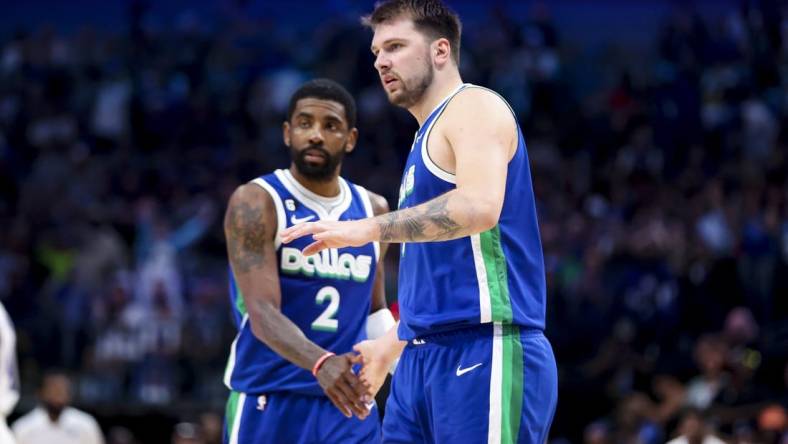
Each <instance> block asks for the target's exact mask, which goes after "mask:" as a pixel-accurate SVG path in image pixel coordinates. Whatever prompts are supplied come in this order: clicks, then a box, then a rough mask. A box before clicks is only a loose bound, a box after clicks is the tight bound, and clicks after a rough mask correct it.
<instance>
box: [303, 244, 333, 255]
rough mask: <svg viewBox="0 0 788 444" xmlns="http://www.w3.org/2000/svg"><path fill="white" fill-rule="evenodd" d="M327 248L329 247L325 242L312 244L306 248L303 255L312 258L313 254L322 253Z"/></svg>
mask: <svg viewBox="0 0 788 444" xmlns="http://www.w3.org/2000/svg"><path fill="white" fill-rule="evenodd" d="M326 248H328V246H327V245H326V243H325V242H323V241H316V242H312V243H311V244H309V245H307V246H306V248H304V250H303V254H304V256H311V255H313V254H317V253H320V252H321V251H323V250H325V249H326Z"/></svg>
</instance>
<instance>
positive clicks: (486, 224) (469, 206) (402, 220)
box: [372, 189, 500, 242]
mask: <svg viewBox="0 0 788 444" xmlns="http://www.w3.org/2000/svg"><path fill="white" fill-rule="evenodd" d="M497 212H500V209H498V210H497ZM497 218H498V214H496V209H495V208H492V206H491V205H490V204H489V203H487V202H486V201H484V200H482V199H475V198H472V197H470V196H468V195H466V194H463V193H462V192H460V191H459V190H456V189H455V190H451V191H449V192H448V193H446V194H443V195H441V196H438V197H436V198H435V199H432V200H430V201H428V202H425V203H423V204H421V205H417V206H415V207H411V208H406V209H403V210H399V211H393V212H391V213H386V214H383V215H380V216H376V217H375V218H373V219H372V222H373V223H374V225H375V227H376V228H377V235H378V239H379V240H380V241H381V242H432V241H444V240H451V239H457V238H460V237H465V236H470V235H472V234H476V233H481V232H482V231H486V230H488V229H490V228H492V226H494V225H495V223H496V221H497Z"/></svg>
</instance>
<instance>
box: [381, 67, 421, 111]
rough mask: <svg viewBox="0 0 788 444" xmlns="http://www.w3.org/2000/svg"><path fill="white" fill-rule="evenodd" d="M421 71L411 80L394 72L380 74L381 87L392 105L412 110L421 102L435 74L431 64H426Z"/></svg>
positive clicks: (388, 71)
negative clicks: (411, 108) (412, 107)
mask: <svg viewBox="0 0 788 444" xmlns="http://www.w3.org/2000/svg"><path fill="white" fill-rule="evenodd" d="M420 71H421V72H419V73H417V74H415V75H413V76H412V77H411V78H409V79H405V78H403V77H402V76H401V75H400V74H398V73H395V72H394V71H393V70H387V71H384V72H381V73H380V82H381V85H382V86H383V90H384V91H386V95H387V96H388V98H389V101H390V102H391V103H392V104H394V105H397V106H401V107H403V108H410V107H411V106H413V105H415V104H417V103H418V102H419V101H420V100H421V98H422V97H423V96H424V93H425V92H426V91H427V88H429V86H430V84H431V83H432V80H433V77H434V72H433V68H432V65H431V64H430V63H429V62H427V63H424V65H423V66H422V67H421V70H420Z"/></svg>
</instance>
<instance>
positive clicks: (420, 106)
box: [408, 71, 462, 126]
mask: <svg viewBox="0 0 788 444" xmlns="http://www.w3.org/2000/svg"><path fill="white" fill-rule="evenodd" d="M460 85H462V78H461V77H460V73H459V72H456V71H455V72H452V73H446V75H445V76H444V77H443V78H439V77H438V76H436V77H435V80H434V81H433V82H432V85H430V86H429V88H427V90H426V91H425V92H424V97H423V98H422V99H421V100H419V102H418V103H416V104H415V105H413V106H412V107H410V108H408V111H410V113H411V114H413V117H415V118H416V120H417V121H418V122H419V126H421V125H424V121H425V120H427V117H429V116H430V113H431V112H432V111H433V110H434V109H435V107H437V106H438V105H439V104H440V103H441V102H442V101H443V99H445V98H446V96H448V95H449V94H450V93H451V92H452V91H454V90H455V89H457V87H459V86H460Z"/></svg>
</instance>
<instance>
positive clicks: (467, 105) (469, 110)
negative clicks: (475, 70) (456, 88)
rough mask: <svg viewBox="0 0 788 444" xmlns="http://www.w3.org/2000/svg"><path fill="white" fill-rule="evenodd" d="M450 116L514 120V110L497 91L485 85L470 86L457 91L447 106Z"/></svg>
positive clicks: (447, 112)
mask: <svg viewBox="0 0 788 444" xmlns="http://www.w3.org/2000/svg"><path fill="white" fill-rule="evenodd" d="M445 113H446V114H447V115H448V116H449V117H455V118H460V119H474V120H478V119H484V120H486V119H487V118H494V119H504V120H505V121H506V122H513V121H514V118H513V115H512V111H511V109H510V108H509V105H508V104H507V103H506V101H505V100H504V99H503V97H501V96H500V95H498V94H497V93H496V92H495V91H493V90H490V89H487V88H483V87H475V86H474V87H468V88H464V89H463V90H462V91H460V92H459V93H457V95H456V96H454V98H453V99H451V101H450V102H449V104H448V106H447V107H446V111H445Z"/></svg>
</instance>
